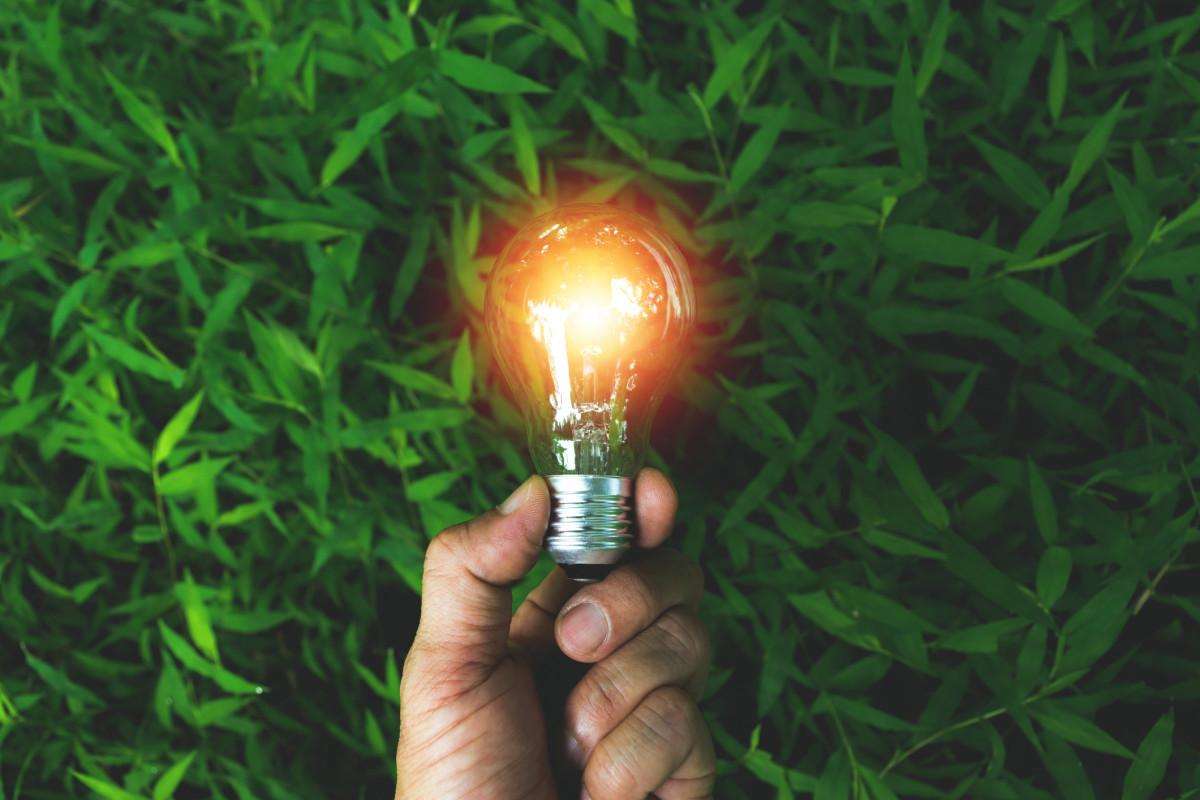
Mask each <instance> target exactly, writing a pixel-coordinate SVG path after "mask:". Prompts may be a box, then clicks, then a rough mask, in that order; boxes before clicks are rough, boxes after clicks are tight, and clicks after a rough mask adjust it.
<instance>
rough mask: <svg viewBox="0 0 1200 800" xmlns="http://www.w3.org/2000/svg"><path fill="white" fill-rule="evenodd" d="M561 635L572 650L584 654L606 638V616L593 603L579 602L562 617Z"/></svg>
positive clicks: (602, 642)
mask: <svg viewBox="0 0 1200 800" xmlns="http://www.w3.org/2000/svg"><path fill="white" fill-rule="evenodd" d="M562 637H563V640H564V641H565V642H566V643H567V645H568V646H569V647H570V648H571V650H572V651H574V652H576V653H579V654H580V655H586V654H587V653H590V652H592V651H593V650H595V649H596V648H597V647H599V646H600V645H602V644H604V640H605V639H607V638H608V617H606V616H604V612H603V611H601V610H600V609H599V608H598V607H597V606H596V605H595V604H594V603H588V602H583V603H580V604H579V605H577V606H575V607H574V608H572V609H571V610H570V611H568V612H567V614H566V616H564V617H563V621H562Z"/></svg>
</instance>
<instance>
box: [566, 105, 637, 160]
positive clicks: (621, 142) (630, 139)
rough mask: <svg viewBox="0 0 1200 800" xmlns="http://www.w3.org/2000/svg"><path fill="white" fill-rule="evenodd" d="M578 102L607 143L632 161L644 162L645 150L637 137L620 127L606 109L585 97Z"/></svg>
mask: <svg viewBox="0 0 1200 800" xmlns="http://www.w3.org/2000/svg"><path fill="white" fill-rule="evenodd" d="M579 100H580V102H582V103H583V107H584V108H585V109H587V113H588V116H590V117H591V118H592V122H593V123H595V125H596V127H597V128H599V129H600V131H601V133H603V134H604V135H605V136H607V137H608V139H609V141H611V142H612V143H613V144H615V145H616V146H617V147H618V148H619V149H620V150H622V151H623V152H625V153H626V154H628V155H629V156H630V157H631V158H633V159H634V160H636V161H645V160H646V157H647V154H646V148H644V147H642V144H641V142H639V141H638V140H637V137H635V136H634V135H633V134H632V133H630V132H629V131H627V130H625V128H623V127H621V125H620V124H619V123H618V122H617V120H616V118H615V117H613V115H612V114H611V113H610V112H609V111H608V109H606V108H605V107H604V106H602V105H600V104H599V103H597V102H595V101H594V100H592V99H591V98H589V97H586V96H581V97H580V98H579Z"/></svg>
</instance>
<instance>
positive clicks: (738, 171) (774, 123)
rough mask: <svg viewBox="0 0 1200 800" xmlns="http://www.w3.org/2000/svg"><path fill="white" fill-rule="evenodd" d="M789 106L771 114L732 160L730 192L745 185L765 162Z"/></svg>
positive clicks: (781, 129) (776, 138) (785, 117)
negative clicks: (735, 158)
mask: <svg viewBox="0 0 1200 800" xmlns="http://www.w3.org/2000/svg"><path fill="white" fill-rule="evenodd" d="M789 107H790V106H787V105H785V106H784V107H783V108H782V109H781V110H779V111H778V112H776V113H775V114H772V115H771V116H770V117H769V118H768V119H767V121H766V122H765V123H763V125H762V127H760V128H759V129H758V130H756V131H755V132H754V135H753V136H751V137H750V140H749V141H747V142H746V146H745V147H743V148H742V152H740V153H738V157H737V160H735V161H734V162H733V169H731V170H730V172H729V190H730V191H731V192H734V193H736V192H737V191H738V190H739V189H740V188H741V187H743V186H745V185H746V182H747V181H749V180H750V179H751V178H753V177H754V175H755V174H756V173H757V172H758V171H759V170H760V169H762V167H763V165H764V164H766V163H767V159H768V158H769V157H770V155H771V151H772V150H773V149H774V148H775V142H776V141H778V139H779V134H780V133H782V131H783V126H784V124H785V123H786V122H787V111H788V109H789Z"/></svg>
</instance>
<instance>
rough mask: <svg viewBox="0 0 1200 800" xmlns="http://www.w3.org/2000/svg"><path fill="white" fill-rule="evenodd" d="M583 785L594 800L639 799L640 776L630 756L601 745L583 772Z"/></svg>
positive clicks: (616, 749)
mask: <svg viewBox="0 0 1200 800" xmlns="http://www.w3.org/2000/svg"><path fill="white" fill-rule="evenodd" d="M583 785H584V788H586V789H587V792H588V794H589V795H590V796H591V797H592V798H594V800H609V799H610V798H611V799H612V800H628V798H633V797H639V796H641V794H640V793H639V790H640V788H641V787H639V786H638V776H637V773H636V771H635V770H634V766H633V763H632V761H631V759H630V757H629V754H628V753H627V752H625V751H622V750H619V749H618V748H615V747H611V746H609V745H607V744H604V743H601V745H600V747H599V749H597V751H596V754H595V755H594V756H592V758H591V760H589V761H588V763H587V767H586V768H585V769H584V771H583Z"/></svg>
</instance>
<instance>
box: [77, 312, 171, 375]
mask: <svg viewBox="0 0 1200 800" xmlns="http://www.w3.org/2000/svg"><path fill="white" fill-rule="evenodd" d="M83 330H84V332H85V333H86V334H87V335H88V338H90V339H91V340H92V341H93V342H95V343H96V345H97V346H98V347H99V348H100V350H101V351H103V353H104V354H105V355H106V356H108V357H109V358H111V359H113V360H114V361H116V362H118V363H119V364H122V365H124V366H125V367H128V368H129V369H131V370H133V371H134V372H139V373H141V374H143V375H147V376H149V377H151V378H154V379H155V380H160V381H165V382H167V383H169V384H171V385H172V386H174V387H175V388H176V389H178V388H180V387H182V386H183V378H184V372H183V370H181V369H179V367H176V366H175V365H174V364H171V363H169V362H166V361H163V360H159V359H155V358H151V357H150V356H148V355H146V354H145V353H143V352H141V351H140V350H137V349H135V348H133V347H132V346H131V345H129V344H127V343H126V342H123V341H121V340H120V339H118V338H116V337H115V336H110V335H109V334H107V333H105V332H104V331H102V330H100V329H99V328H97V327H96V326H95V325H84V326H83Z"/></svg>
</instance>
